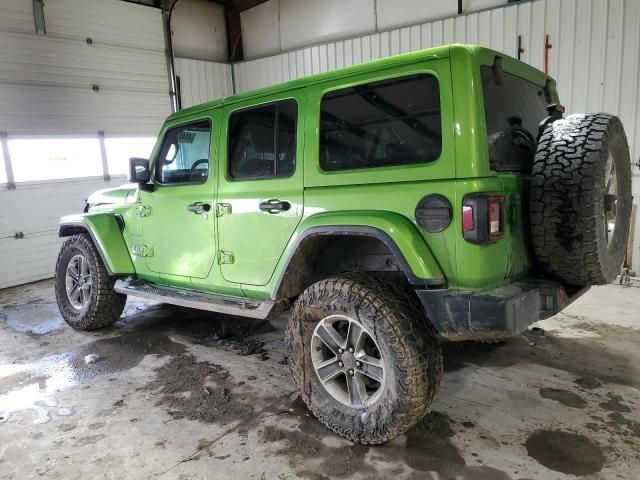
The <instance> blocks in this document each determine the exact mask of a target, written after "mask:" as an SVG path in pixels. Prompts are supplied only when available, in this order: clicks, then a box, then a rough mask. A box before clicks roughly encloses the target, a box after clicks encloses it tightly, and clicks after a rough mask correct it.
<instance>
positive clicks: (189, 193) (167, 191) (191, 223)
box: [138, 118, 216, 283]
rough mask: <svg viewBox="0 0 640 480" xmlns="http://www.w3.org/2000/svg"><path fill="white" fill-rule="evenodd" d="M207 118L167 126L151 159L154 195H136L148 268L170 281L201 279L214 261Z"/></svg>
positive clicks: (210, 147)
mask: <svg viewBox="0 0 640 480" xmlns="http://www.w3.org/2000/svg"><path fill="white" fill-rule="evenodd" d="M211 125H212V118H199V119H198V120H194V121H190V122H188V123H181V124H176V125H171V126H168V127H167V128H166V129H165V132H164V136H163V140H162V145H161V147H160V149H159V150H158V151H157V153H156V157H155V159H154V161H153V166H152V172H153V173H152V176H153V184H154V189H153V191H142V192H141V205H140V206H139V207H138V208H139V209H140V215H141V216H142V235H143V238H144V248H143V251H141V252H139V253H140V254H141V255H143V256H144V257H145V261H146V264H147V268H149V270H151V271H152V272H155V273H158V274H160V277H161V278H165V279H169V280H171V277H172V276H178V277H183V280H182V281H180V279H178V283H188V278H189V277H192V278H204V277H206V276H207V275H208V274H209V271H210V270H211V267H212V265H213V262H214V259H215V250H216V249H215V215H214V214H213V211H212V208H213V198H214V195H215V184H216V179H215V175H214V174H213V173H214V172H215V171H216V170H215V168H213V167H212V165H211V163H212V160H211V159H212V158H214V157H213V155H212V142H211V138H212V135H211Z"/></svg>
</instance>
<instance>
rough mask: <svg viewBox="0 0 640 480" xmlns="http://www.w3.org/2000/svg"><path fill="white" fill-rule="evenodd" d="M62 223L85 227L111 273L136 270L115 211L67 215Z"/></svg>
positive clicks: (61, 220)
mask: <svg viewBox="0 0 640 480" xmlns="http://www.w3.org/2000/svg"><path fill="white" fill-rule="evenodd" d="M60 225H61V226H62V225H73V226H82V227H84V229H86V231H87V232H89V234H90V235H91V237H92V238H93V241H94V243H95V245H96V248H97V249H98V251H99V252H100V254H101V256H102V259H103V260H104V262H105V265H106V267H107V269H108V270H109V271H110V272H111V273H113V274H128V273H134V272H135V269H134V267H133V263H132V262H131V257H130V255H129V251H128V249H127V245H126V243H125V242H124V238H123V237H122V233H121V232H120V228H119V227H118V223H117V222H116V219H115V217H114V215H113V213H109V212H101V213H80V214H76V215H67V216H65V217H62V218H61V219H60Z"/></svg>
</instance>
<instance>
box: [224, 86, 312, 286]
mask: <svg viewBox="0 0 640 480" xmlns="http://www.w3.org/2000/svg"><path fill="white" fill-rule="evenodd" d="M303 94H304V91H303V90H301V91H298V92H293V93H289V94H288V95H287V96H286V97H283V98H277V99H273V100H272V101H269V102H265V103H262V104H260V105H255V104H253V105H251V104H248V103H245V104H240V105H234V106H233V107H227V108H226V109H225V111H224V113H223V123H224V124H225V125H226V127H227V134H226V135H224V136H223V138H226V140H223V141H222V142H221V143H222V146H221V150H220V151H221V152H225V155H224V156H223V157H224V158H225V159H226V161H224V162H221V163H223V164H224V165H223V166H222V168H221V175H220V178H221V181H220V183H219V191H218V205H217V207H216V210H217V214H218V232H219V242H220V246H219V249H220V252H219V257H218V258H219V262H220V269H221V272H222V276H223V277H224V278H225V279H226V280H228V281H230V282H235V283H241V284H246V285H266V284H267V283H268V282H269V280H270V278H271V276H272V274H273V272H274V270H275V268H276V265H277V263H278V260H279V259H280V257H281V255H282V253H283V252H284V249H285V248H286V246H287V243H288V242H289V239H290V238H291V236H292V235H293V232H294V231H295V229H296V227H297V225H298V223H299V222H300V220H301V218H302V209H303V204H302V193H303V175H302V173H303V172H302V152H303V141H302V139H303V127H302V123H303V118H304V117H303V115H302V112H304V96H303Z"/></svg>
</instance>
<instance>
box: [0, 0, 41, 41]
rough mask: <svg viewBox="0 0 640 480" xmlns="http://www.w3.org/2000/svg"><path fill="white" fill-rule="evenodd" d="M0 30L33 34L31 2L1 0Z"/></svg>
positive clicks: (33, 21)
mask: <svg viewBox="0 0 640 480" xmlns="http://www.w3.org/2000/svg"><path fill="white" fill-rule="evenodd" d="M0 30H4V31H9V32H28V33H34V32H35V31H36V27H35V20H34V18H33V0H2V4H1V5H0ZM0 45H2V44H1V43H0Z"/></svg>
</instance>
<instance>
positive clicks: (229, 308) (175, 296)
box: [113, 279, 275, 320]
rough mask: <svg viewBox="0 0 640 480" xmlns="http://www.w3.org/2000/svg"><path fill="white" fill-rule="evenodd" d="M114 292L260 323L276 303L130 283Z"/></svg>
mask: <svg viewBox="0 0 640 480" xmlns="http://www.w3.org/2000/svg"><path fill="white" fill-rule="evenodd" d="M113 288H114V290H115V291H116V292H118V293H122V294H125V295H132V296H134V297H140V298H146V299H148V300H155V301H158V302H164V303H169V304H171V305H179V306H181V307H190V308H196V309H198V310H208V311H210V312H217V313H224V314H227V315H238V316H242V317H251V318H258V319H260V320H264V319H265V318H267V317H268V316H269V313H271V310H272V309H273V307H274V305H275V303H274V302H272V301H268V300H267V301H263V302H260V301H258V300H251V299H248V298H243V297H232V296H229V295H216V294H212V293H204V292H194V291H191V290H185V289H182V288H175V287H167V286H164V285H155V284H153V283H147V282H140V281H134V280H131V279H121V280H118V281H116V284H115V285H114V287H113Z"/></svg>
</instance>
